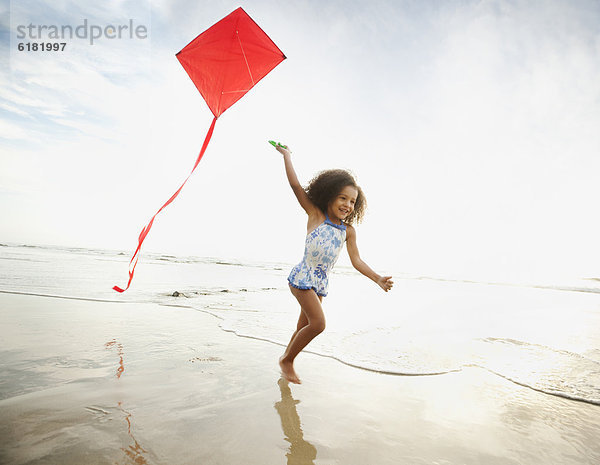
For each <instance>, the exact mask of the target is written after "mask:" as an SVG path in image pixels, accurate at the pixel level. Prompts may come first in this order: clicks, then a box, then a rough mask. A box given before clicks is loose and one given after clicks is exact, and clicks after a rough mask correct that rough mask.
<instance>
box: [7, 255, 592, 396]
mask: <svg viewBox="0 0 600 465" xmlns="http://www.w3.org/2000/svg"><path fill="white" fill-rule="evenodd" d="M128 263H129V254H126V253H124V252H118V251H108V250H90V249H77V248H59V247H39V246H24V245H10V244H2V245H0V292H4V293H23V294H35V295H45V296H54V297H64V298H73V299H92V300H99V301H106V302H107V303H110V302H145V303H148V302H150V303H156V304H159V305H166V306H176V307H182V308H189V309H193V310H196V311H201V312H206V313H209V314H211V315H213V316H214V317H215V318H217V319H218V323H219V326H220V327H221V328H222V329H223V330H224V331H230V332H233V333H235V334H237V335H238V336H240V337H249V338H255V339H260V340H264V341H268V342H269V343H273V344H280V345H282V346H284V345H285V344H286V343H287V342H288V340H289V338H290V336H291V334H292V332H293V330H294V328H295V324H296V320H297V318H298V315H299V307H298V304H297V303H296V301H295V299H294V298H293V296H292V295H291V293H290V292H289V290H288V287H287V282H286V277H287V274H288V272H289V269H290V268H291V266H292V265H293V264H290V263H258V262H254V263H241V262H236V261H233V260H220V259H215V258H201V257H175V256H170V255H158V254H149V253H146V254H144V255H143V256H142V258H141V259H140V262H139V264H138V267H137V269H136V276H135V279H134V281H133V284H132V287H131V288H130V289H129V290H128V291H127V292H125V293H124V294H118V293H116V292H114V291H113V290H112V286H113V285H115V284H117V285H120V286H123V285H124V284H125V278H126V276H127V267H128ZM393 274H394V280H395V286H394V289H393V290H392V291H391V292H389V293H384V292H382V291H381V290H380V289H379V288H378V286H376V285H375V284H373V283H372V282H370V281H369V280H368V279H366V278H364V277H362V276H361V275H359V274H358V273H357V272H355V271H354V270H352V269H349V268H344V267H337V269H336V271H335V272H334V274H333V276H332V278H331V285H330V294H329V296H328V297H326V298H325V299H324V302H323V304H324V310H325V314H326V318H327V329H326V331H325V332H324V333H323V334H322V335H320V336H319V337H318V338H316V339H315V340H314V341H313V342H311V344H310V345H309V346H308V348H307V349H306V351H308V352H311V353H315V354H318V355H321V356H325V357H331V358H334V359H336V360H338V361H339V362H340V363H344V364H347V365H350V366H352V367H355V368H356V369H364V370H372V371H375V372H381V373H386V374H389V375H398V376H434V375H437V376H443V375H444V374H445V373H450V372H456V371H461V370H463V369H465V368H467V367H478V368H479V369H482V370H487V371H488V372H490V373H493V374H494V375H496V376H500V377H502V378H504V379H506V380H509V381H511V382H514V383H516V384H519V385H521V386H524V387H526V388H529V389H534V390H537V391H540V392H544V393H546V394H548V395H555V396H560V397H564V398H568V399H573V400H575V401H581V402H587V403H590V404H595V405H600V279H598V278H597V277H590V276H582V277H577V276H573V277H570V278H568V279H565V278H561V279H560V280H556V279H555V280H548V279H546V280H545V282H492V281H490V280H489V279H488V280H487V281H488V282H485V281H486V280H477V279H473V277H470V279H468V280H466V279H462V280H461V279H457V278H456V277H452V278H449V277H444V276H438V275H435V274H431V275H429V276H427V275H415V274H411V273H410V270H399V271H398V272H397V273H393ZM175 291H177V293H179V296H174V295H173V294H174V293H175Z"/></svg>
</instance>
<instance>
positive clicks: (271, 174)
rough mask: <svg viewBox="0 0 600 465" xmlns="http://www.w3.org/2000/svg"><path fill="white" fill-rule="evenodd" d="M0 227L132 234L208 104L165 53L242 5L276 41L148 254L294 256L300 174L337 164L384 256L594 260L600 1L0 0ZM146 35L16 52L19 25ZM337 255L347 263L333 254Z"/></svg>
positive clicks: (599, 160)
mask: <svg viewBox="0 0 600 465" xmlns="http://www.w3.org/2000/svg"><path fill="white" fill-rule="evenodd" d="M1 5H2V12H1V15H0V17H1V18H2V22H3V23H2V35H1V40H2V42H1V48H2V55H1V58H2V63H0V68H1V70H2V71H1V74H0V76H1V93H0V164H1V168H0V215H1V217H2V222H1V224H0V242H3V243H19V244H22V243H26V244H53V245H66V246H80V247H100V248H113V249H121V250H126V251H128V252H129V251H131V252H133V250H134V249H135V246H136V245H137V236H138V234H139V232H140V230H141V228H142V227H143V226H144V225H145V224H146V223H147V221H148V220H149V219H150V218H151V217H152V215H153V214H154V213H155V212H156V211H157V210H158V208H159V207H160V206H161V205H162V204H163V203H164V202H165V201H166V200H167V199H168V198H169V197H170V196H171V194H173V192H174V191H175V190H176V189H177V188H178V187H179V185H180V184H181V182H182V181H183V180H184V179H185V177H186V176H187V175H188V173H189V171H190V169H191V168H192V166H193V163H194V161H195V159H196V157H197V154H198V151H199V149H200V147H201V144H202V141H203V139H204V136H205V133H206V131H207V129H208V127H209V125H210V122H211V118H212V115H211V113H210V110H209V109H208V107H207V106H206V104H205V103H204V101H203V100H202V97H201V96H200V94H199V93H198V92H197V90H196V88H195V87H194V85H193V84H192V82H191V81H190V80H189V78H188V76H187V74H186V73H185V71H184V70H183V68H182V67H181V66H180V64H179V62H178V61H177V59H176V58H175V54H176V53H177V52H178V51H179V50H181V49H182V48H183V47H184V46H185V45H186V44H187V43H188V42H190V41H191V40H192V39H193V38H194V37H196V36H197V35H198V34H199V33H200V32H202V31H203V30H205V29H206V28H208V27H210V26H211V25H212V24H214V23H215V22H216V21H218V20H219V19H221V18H222V17H224V16H226V15H227V14H229V13H230V12H231V11H233V10H234V9H235V8H237V7H238V6H243V7H244V9H245V10H246V12H247V13H248V14H250V16H252V17H253V19H254V20H255V21H256V22H257V23H258V24H259V25H260V26H261V27H262V28H263V30H264V31H265V32H266V33H267V34H268V35H269V36H270V37H271V38H272V39H273V41H274V42H275V43H276V44H277V45H278V46H279V47H280V48H281V50H282V51H283V52H284V53H285V54H286V56H287V57H288V59H287V60H285V61H284V62H283V63H282V64H281V65H279V66H278V67H277V68H275V70H273V71H272V72H271V73H270V74H269V75H268V76H267V77H266V78H265V79H264V80H262V81H261V82H260V83H259V84H258V85H257V86H256V87H255V88H254V89H252V90H251V91H250V92H249V93H248V94H247V95H246V96H245V97H244V98H243V99H241V100H240V101H239V102H238V103H237V104H235V105H234V106H233V107H231V108H230V109H229V110H228V111H226V112H225V113H224V114H223V116H222V117H221V118H220V119H219V121H218V122H217V125H216V129H215V133H214V136H213V139H212V141H211V143H210V145H209V147H208V150H207V153H206V155H205V157H204V159H203V160H202V162H201V164H200V165H199V167H198V169H197V170H196V172H195V174H194V176H193V177H192V178H191V179H190V181H189V182H188V184H187V185H186V187H185V189H184V190H183V191H182V193H181V195H180V196H179V197H178V199H177V200H176V201H175V202H174V203H173V204H171V205H170V206H169V207H168V208H167V209H166V210H164V211H163V212H162V213H161V215H159V217H158V218H157V220H156V221H155V223H154V227H153V229H152V231H151V232H150V234H149V236H148V238H147V239H146V242H145V244H144V249H143V250H145V251H155V252H156V251H158V252H164V253H173V254H181V255H199V256H219V257H224V258H232V259H240V260H244V259H253V260H269V261H270V260H276V261H285V262H295V261H298V260H299V259H300V257H301V255H302V250H303V241H304V235H305V216H304V213H303V211H302V210H301V209H300V207H299V206H298V204H297V203H296V201H295V198H294V197H293V194H292V192H291V190H290V189H289V187H288V186H287V183H286V180H285V176H284V171H283V164H282V161H281V158H280V156H279V154H278V153H277V152H275V151H274V150H273V149H272V148H271V147H270V146H269V145H268V144H267V140H269V139H277V140H281V141H283V142H285V143H287V144H289V146H290V147H291V149H292V151H293V156H294V162H295V166H296V169H297V171H298V175H299V177H300V178H301V180H302V181H303V182H307V181H308V180H309V179H310V177H312V175H314V174H315V173H316V172H318V171H320V170H322V169H326V168H334V167H341V168H348V169H350V170H352V171H353V172H354V173H355V174H356V176H357V178H358V182H359V184H360V185H361V186H362V187H363V190H364V191H365V193H366V196H367V199H368V203H369V210H368V214H367V217H366V219H365V222H364V223H363V224H362V225H360V226H359V227H358V245H359V249H360V250H361V255H362V256H363V258H364V259H365V260H366V261H367V262H368V263H369V264H371V265H372V266H373V267H374V268H376V269H377V270H378V271H380V272H386V271H408V272H411V271H415V272H429V273H446V274H454V275H465V276H477V275H481V274H486V273H487V274H498V275H499V276H502V275H506V274H511V275H513V274H517V275H524V276H536V275H541V274H545V273H549V272H552V273H562V272H564V273H567V274H571V275H576V276H580V277H591V276H596V277H598V276H600V248H599V246H598V244H599V241H598V238H599V237H600V215H599V214H598V210H599V199H600V130H599V128H600V78H599V76H600V2H598V1H584V0H579V1H567V0H564V1H552V0H547V1H532V0H523V1H519V0H515V1H400V0H397V1H372V0H369V1H366V0H365V1H348V0H344V1H316V0H315V1H289V2H281V1H267V0H257V1H246V2H243V3H239V2H230V1H215V0H211V1H202V0H201V1H199V0H193V1H192V0H189V1H188V0H175V1H166V0H164V1H148V0H147V1H125V0H112V1H106V2H92V1H91V0H84V1H81V0H77V1H75V0H52V1H39V0H38V1H35V2H33V1H30V0H18V1H16V0H15V1H12V2H7V1H6V0H4V1H3V2H2V3H1ZM85 20H87V23H88V24H90V25H91V24H96V25H101V26H106V25H109V24H113V25H125V24H127V25H129V24H130V20H132V21H133V22H132V23H131V24H133V25H134V26H140V25H141V26H144V27H145V28H146V29H147V32H148V33H147V37H146V38H145V39H144V38H133V39H132V38H129V36H127V37H122V38H121V39H118V38H117V39H107V38H100V39H98V40H97V41H95V43H94V44H93V45H91V44H90V43H89V42H90V41H89V38H88V39H70V38H69V39H66V40H64V42H66V47H65V50H62V51H57V52H54V51H52V52H46V51H45V52H41V51H38V52H33V51H30V52H28V51H26V50H25V51H19V50H18V44H19V43H24V42H25V43H26V42H34V41H35V40H34V39H30V38H25V39H21V38H18V35H17V34H18V27H19V26H23V25H29V24H34V25H48V26H49V25H57V26H63V25H70V26H72V27H76V26H79V25H81V24H83V23H84V21H85ZM342 263H347V259H345V260H343V261H342Z"/></svg>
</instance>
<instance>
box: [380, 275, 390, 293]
mask: <svg viewBox="0 0 600 465" xmlns="http://www.w3.org/2000/svg"><path fill="white" fill-rule="evenodd" d="M377 284H379V287H380V288H381V289H383V290H384V291H385V292H387V291H389V290H390V289H391V288H392V287H393V286H394V281H392V277H391V276H380V277H379V279H378V280H377Z"/></svg>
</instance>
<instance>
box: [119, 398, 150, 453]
mask: <svg viewBox="0 0 600 465" xmlns="http://www.w3.org/2000/svg"><path fill="white" fill-rule="evenodd" d="M118 407H119V410H121V412H123V413H124V414H125V421H127V434H129V437H130V438H131V439H132V440H133V444H130V445H129V447H121V450H122V451H123V452H125V455H126V456H127V457H128V458H129V459H130V460H131V461H132V462H133V463H136V464H139V465H148V462H147V461H146V457H144V454H145V453H147V451H146V450H145V449H144V448H143V447H142V446H141V445H140V443H139V442H137V439H136V438H135V437H134V436H133V433H132V432H131V413H130V412H128V411H127V410H125V409H124V408H123V405H122V404H121V402H119V404H118Z"/></svg>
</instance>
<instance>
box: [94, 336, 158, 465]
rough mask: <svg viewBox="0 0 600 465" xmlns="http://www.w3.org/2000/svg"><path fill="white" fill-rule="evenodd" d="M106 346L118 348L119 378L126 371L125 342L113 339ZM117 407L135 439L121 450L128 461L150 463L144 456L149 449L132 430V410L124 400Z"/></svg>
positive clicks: (107, 347)
mask: <svg viewBox="0 0 600 465" xmlns="http://www.w3.org/2000/svg"><path fill="white" fill-rule="evenodd" d="M104 347H105V348H106V349H109V350H110V349H112V348H113V347H115V348H116V349H117V355H118V356H119V365H118V367H117V373H116V376H117V379H120V378H121V375H122V374H123V372H124V371H125V364H124V362H123V344H121V343H120V342H117V340H116V339H113V340H112V341H109V342H107V343H106V344H104ZM117 408H118V409H119V410H120V411H121V413H123V414H124V415H125V421H126V422H127V434H128V435H129V437H130V438H131V440H132V441H133V443H132V444H130V445H129V446H128V447H121V450H122V451H123V452H124V453H125V456H126V458H127V459H129V460H128V463H129V461H130V462H133V463H135V464H138V465H148V461H147V460H146V457H145V456H144V454H146V453H147V451H146V450H145V449H144V448H143V447H142V446H141V445H140V443H139V442H138V441H137V439H136V438H135V436H134V435H133V433H132V432H131V418H132V414H131V412H128V411H127V410H125V409H124V408H123V403H122V402H118V403H117Z"/></svg>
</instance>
